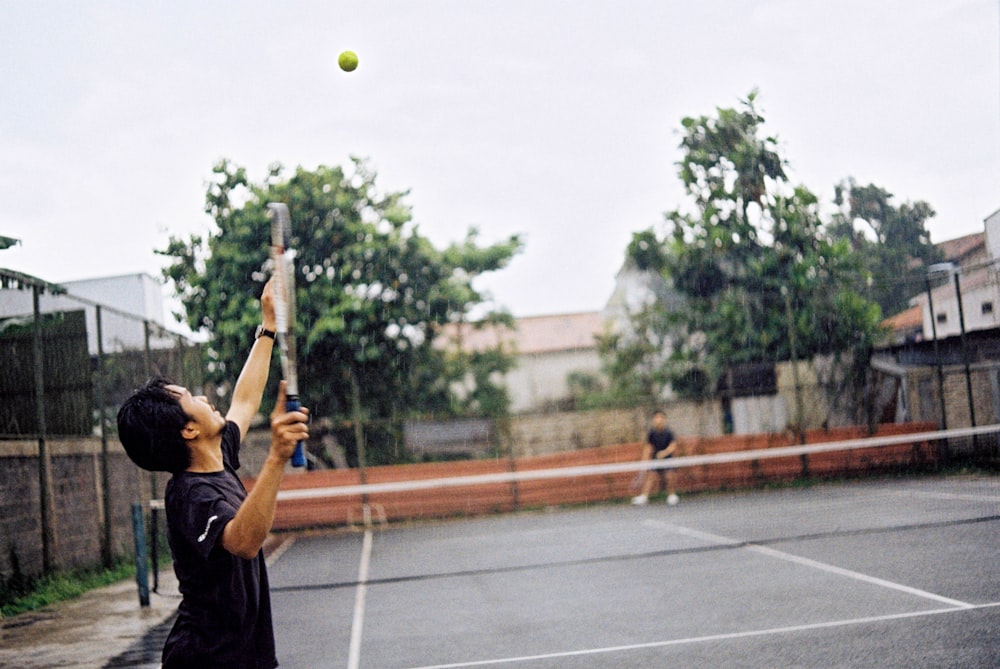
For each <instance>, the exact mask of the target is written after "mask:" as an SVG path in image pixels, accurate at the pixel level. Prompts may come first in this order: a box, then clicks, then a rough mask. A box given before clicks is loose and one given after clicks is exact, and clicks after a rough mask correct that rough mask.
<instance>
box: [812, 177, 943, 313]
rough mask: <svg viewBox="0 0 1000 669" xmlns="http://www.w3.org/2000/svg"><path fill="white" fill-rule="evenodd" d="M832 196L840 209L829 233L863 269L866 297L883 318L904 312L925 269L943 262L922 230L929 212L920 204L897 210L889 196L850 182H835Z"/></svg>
mask: <svg viewBox="0 0 1000 669" xmlns="http://www.w3.org/2000/svg"><path fill="white" fill-rule="evenodd" d="M834 195H835V197H834V202H835V204H836V205H837V206H838V208H839V211H838V212H837V213H836V214H835V216H834V219H833V221H832V223H831V225H830V234H831V235H832V236H833V237H834V238H836V239H842V240H844V241H846V242H847V243H848V244H850V246H851V249H852V251H853V252H854V253H855V254H857V255H858V256H859V257H860V259H861V261H862V262H863V265H864V266H865V267H866V268H868V270H869V272H870V276H871V281H869V282H867V284H866V286H865V294H866V296H867V297H868V298H869V299H872V300H874V301H875V302H877V303H878V305H879V307H881V309H882V313H883V315H885V316H891V315H893V314H897V313H899V312H901V311H904V310H906V309H907V307H909V301H910V298H912V297H913V296H914V295H917V294H918V293H920V292H921V291H922V290H923V287H924V277H925V275H926V271H927V270H926V268H927V266H929V265H932V264H934V263H936V262H940V261H941V260H942V259H943V258H942V255H941V251H940V249H938V248H937V247H936V246H934V244H933V243H931V238H930V233H929V232H928V231H927V227H926V223H927V221H929V220H930V219H932V218H933V217H934V215H935V213H934V209H933V208H931V206H930V205H929V204H927V203H926V202H924V201H917V202H903V203H902V204H900V205H899V206H896V204H895V203H894V197H893V195H892V193H890V192H888V191H887V190H885V189H884V188H881V187H879V186H876V185H875V184H868V185H867V186H861V185H859V184H858V183H857V182H856V181H855V180H854V179H853V178H848V179H846V180H844V181H843V182H841V183H840V184H837V186H836V187H835V189H834Z"/></svg>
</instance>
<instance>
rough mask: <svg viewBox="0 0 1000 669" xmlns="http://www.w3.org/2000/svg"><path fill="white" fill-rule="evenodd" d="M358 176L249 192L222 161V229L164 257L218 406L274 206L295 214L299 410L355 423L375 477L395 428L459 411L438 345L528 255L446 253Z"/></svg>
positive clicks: (391, 199)
mask: <svg viewBox="0 0 1000 669" xmlns="http://www.w3.org/2000/svg"><path fill="white" fill-rule="evenodd" d="M352 168H353V169H352V170H351V172H350V173H345V171H344V170H343V169H342V168H340V167H326V166H320V167H318V168H317V169H315V170H311V171H310V170H305V169H302V168H299V169H297V170H296V171H295V173H294V174H292V175H291V176H290V177H288V178H285V177H284V176H283V174H282V172H283V169H282V167H281V166H280V165H274V166H272V167H271V169H270V170H269V173H268V175H267V177H266V178H265V179H264V181H263V182H262V183H259V184H254V183H251V182H250V181H249V180H248V178H247V174H246V170H245V169H244V168H242V167H238V166H236V165H234V164H232V163H231V162H229V161H222V162H220V163H219V164H218V165H216V166H215V168H214V175H215V177H214V179H213V181H212V182H211V184H210V185H209V188H208V192H207V197H206V211H207V212H208V213H209V214H210V215H211V216H212V218H213V219H214V221H215V228H216V229H215V230H214V231H213V232H212V233H211V234H209V235H208V236H207V237H204V236H200V235H193V236H191V237H190V238H188V239H178V238H171V240H170V242H169V244H168V247H167V248H166V249H165V250H164V251H162V253H163V254H164V255H166V256H168V257H169V258H171V261H172V262H171V264H170V265H169V266H168V267H167V268H166V269H165V270H164V274H165V276H166V277H167V278H168V279H169V280H171V281H172V282H173V284H174V286H175V288H176V291H177V294H178V296H179V297H180V299H181V302H182V303H183V305H184V307H185V310H186V318H187V321H188V323H189V325H190V326H191V327H192V328H194V329H196V330H201V331H204V332H205V333H207V334H208V335H209V336H210V337H211V342H210V344H209V346H208V347H207V349H208V356H209V361H208V362H209V365H208V368H209V372H210V381H213V382H215V383H216V384H219V388H220V393H221V394H223V395H224V394H225V393H226V392H227V391H228V388H227V386H226V385H225V384H226V382H229V381H232V379H233V376H234V375H235V373H237V371H238V369H239V368H240V366H241V365H242V364H243V360H244V359H245V356H246V351H247V349H248V346H249V344H250V339H251V333H252V330H253V327H254V326H255V325H256V323H257V319H258V318H259V309H258V307H257V306H256V300H257V297H258V296H259V294H260V291H261V288H262V285H263V282H264V281H266V279H267V276H268V274H269V268H268V261H267V258H268V244H269V234H268V229H269V228H268V218H267V214H266V204H267V203H268V202H285V203H287V204H288V206H289V209H290V211H291V215H292V248H294V249H295V250H296V253H297V256H296V257H295V266H296V277H297V278H296V281H297V287H296V302H297V310H298V313H297V323H296V329H297V337H298V342H299V377H300V385H301V387H302V392H303V402H304V403H305V404H306V405H307V406H309V407H310V409H311V410H312V411H313V415H314V416H316V417H323V418H329V419H332V420H333V421H334V422H335V423H337V424H344V423H345V422H347V423H353V424H354V426H355V430H353V431H348V432H347V433H346V434H344V435H343V437H344V438H345V441H347V442H348V443H350V442H351V441H352V440H353V442H354V445H355V449H356V450H357V451H360V450H361V449H362V448H364V447H365V446H366V442H367V446H368V448H367V450H366V451H365V453H366V457H365V463H366V464H377V463H382V462H387V461H391V460H393V459H394V458H395V457H397V455H396V454H398V452H399V449H398V448H397V447H395V446H394V445H395V444H397V443H398V440H399V432H398V425H399V421H400V419H401V418H403V417H407V416H414V415H420V414H428V413H438V414H440V413H444V414H447V413H451V412H454V411H455V409H456V406H458V405H457V404H456V402H455V400H454V398H453V397H452V391H451V384H452V382H453V381H454V380H455V379H456V378H457V377H458V376H460V375H464V374H465V372H466V371H467V370H463V369H461V368H459V367H456V366H455V365H454V364H451V363H449V361H448V360H447V358H448V356H449V355H453V353H451V352H449V351H447V350H443V349H442V348H441V347H440V346H436V345H434V341H435V339H436V337H437V336H438V334H439V332H440V330H441V328H442V327H443V326H444V325H445V324H447V323H454V322H458V321H461V320H467V319H468V318H469V313H470V311H471V310H473V309H474V308H476V307H479V306H480V305H482V304H483V303H484V301H485V298H484V296H483V295H482V294H481V293H480V292H479V291H477V290H476V289H475V288H474V286H473V282H474V280H475V279H476V277H478V276H480V275H482V274H484V273H487V272H493V271H497V270H499V269H502V268H503V267H505V266H506V265H507V263H508V262H509V261H510V259H511V258H512V257H513V256H514V255H515V254H516V253H518V252H519V251H520V249H521V248H522V244H521V241H520V239H519V238H518V237H517V236H512V237H510V238H508V239H506V240H504V241H502V242H499V243H497V244H493V245H489V246H481V245H479V244H478V236H477V233H476V231H475V230H470V231H469V232H468V234H467V235H466V237H465V238H464V239H463V240H462V241H461V242H460V243H454V244H452V245H450V246H448V247H447V248H445V249H443V250H439V249H437V248H435V247H434V246H433V245H432V244H431V242H430V241H429V240H427V239H426V238H425V237H423V236H422V235H421V234H420V233H419V230H418V228H417V226H415V225H414V224H413V223H412V220H411V212H410V208H409V206H408V205H407V204H406V203H405V197H406V196H407V193H406V192H391V193H382V192H381V191H380V190H379V188H378V187H377V184H376V174H375V172H374V170H372V169H371V168H370V167H369V166H368V165H367V164H366V162H364V161H361V160H357V159H355V160H354V161H353V164H352ZM504 318H509V317H508V316H506V315H505V314H503V313H490V314H487V316H486V317H485V320H495V319H500V320H503V319H504ZM496 364H497V365H498V366H500V367H502V366H503V364H506V363H505V362H504V361H503V360H502V359H500V360H498V361H496ZM277 376H278V375H277V374H272V379H275V378H276V377H277ZM487 376H488V375H487ZM362 423H364V424H365V425H368V426H369V429H368V431H367V434H365V433H362V432H361V431H360V429H359V426H360V424H362Z"/></svg>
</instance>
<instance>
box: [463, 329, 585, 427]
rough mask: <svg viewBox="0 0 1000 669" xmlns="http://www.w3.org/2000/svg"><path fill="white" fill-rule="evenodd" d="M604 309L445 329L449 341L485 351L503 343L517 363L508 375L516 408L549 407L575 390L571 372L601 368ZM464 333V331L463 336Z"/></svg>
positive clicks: (506, 383) (514, 408)
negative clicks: (505, 325) (510, 323)
mask: <svg viewBox="0 0 1000 669" xmlns="http://www.w3.org/2000/svg"><path fill="white" fill-rule="evenodd" d="M604 327H605V325H604V320H603V318H602V317H601V314H600V313H598V312H584V313H575V314H559V315H554V316H533V317H529V318H518V319H517V320H516V321H515V325H514V329H513V330H512V329H509V328H499V327H486V328H482V329H475V328H473V327H472V326H471V325H465V326H463V327H462V329H461V331H459V330H458V326H454V325H453V326H450V327H448V328H446V329H445V333H444V336H445V337H446V339H447V340H448V341H451V342H461V346H462V348H463V349H464V350H466V351H485V350H489V349H491V348H496V347H497V346H500V345H503V347H504V349H505V350H507V351H510V352H511V353H512V354H513V355H514V357H515V359H516V366H515V367H514V369H512V370H511V371H510V372H508V373H507V374H506V375H505V376H504V379H503V382H504V385H505V386H506V388H507V392H508V394H509V396H510V400H511V411H512V412H513V413H524V412H527V411H532V410H539V409H543V408H545V407H547V406H551V405H552V404H554V403H558V402H560V401H563V400H566V399H567V398H568V397H569V396H570V391H569V384H568V383H567V377H568V376H569V375H570V374H571V373H573V372H583V373H587V374H598V373H600V370H601V359H600V355H599V354H598V351H597V339H596V337H597V336H598V335H601V334H603V333H604ZM459 334H460V335H461V336H459Z"/></svg>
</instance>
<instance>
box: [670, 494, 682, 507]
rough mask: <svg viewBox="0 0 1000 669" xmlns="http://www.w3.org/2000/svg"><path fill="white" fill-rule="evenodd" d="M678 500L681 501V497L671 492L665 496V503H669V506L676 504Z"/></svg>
mask: <svg viewBox="0 0 1000 669" xmlns="http://www.w3.org/2000/svg"><path fill="white" fill-rule="evenodd" d="M679 501H681V498H680V497H678V496H677V495H675V494H673V493H671V494H670V497H667V504H669V505H670V506H673V505H674V504H677V502H679Z"/></svg>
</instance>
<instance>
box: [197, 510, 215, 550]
mask: <svg viewBox="0 0 1000 669" xmlns="http://www.w3.org/2000/svg"><path fill="white" fill-rule="evenodd" d="M218 518H219V517H218V516H212V517H211V518H209V519H208V523H207V524H206V525H205V533H204V534H202V535H201V536H200V537H198V543H199V544H200V543H201V542H203V541H204V540H205V539H207V538H208V530H209V529H211V527H212V523H214V522H215V521H216V520H218Z"/></svg>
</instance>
